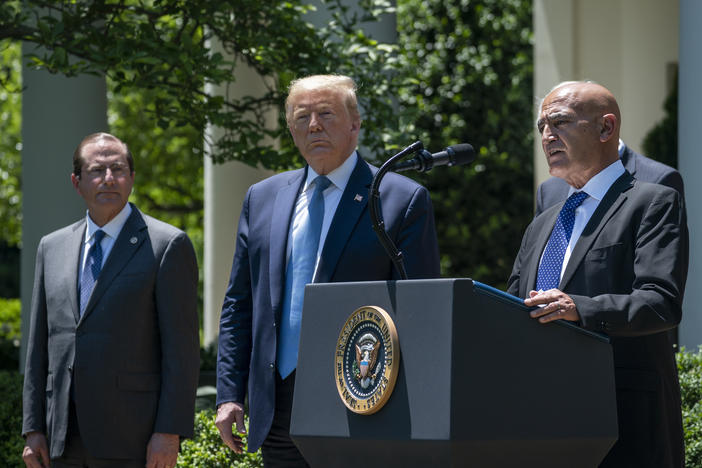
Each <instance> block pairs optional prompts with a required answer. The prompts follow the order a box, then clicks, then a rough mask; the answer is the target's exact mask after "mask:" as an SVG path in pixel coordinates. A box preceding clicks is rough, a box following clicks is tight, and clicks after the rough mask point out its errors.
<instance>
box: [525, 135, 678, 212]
mask: <svg viewBox="0 0 702 468" xmlns="http://www.w3.org/2000/svg"><path fill="white" fill-rule="evenodd" d="M621 160H622V164H624V168H625V169H626V170H627V171H628V172H629V173H630V174H631V175H633V176H634V177H635V178H637V179H638V180H641V181H643V182H652V183H654V184H661V185H666V186H668V187H672V188H674V189H675V190H677V191H678V192H679V193H680V195H682V196H683V199H684V198H685V187H684V185H683V180H682V176H681V175H680V173H679V172H678V171H677V170H675V169H674V168H672V167H670V166H667V165H665V164H663V163H660V162H658V161H655V160H653V159H651V158H647V157H646V156H643V155H641V154H639V153H637V152H635V151H634V150H632V149H631V148H629V147H628V146H626V145H624V151H623V153H622V157H621ZM569 187H570V186H569V185H568V183H566V181H565V180H563V179H559V178H558V177H551V178H550V179H548V180H546V181H545V182H543V183H542V184H541V185H539V188H538V189H536V210H535V214H534V216H538V215H540V214H541V213H542V212H543V211H544V210H545V209H546V208H549V207H551V206H553V205H555V204H556V203H560V202H562V201H564V200H565V199H566V198H567V197H568V189H569Z"/></svg>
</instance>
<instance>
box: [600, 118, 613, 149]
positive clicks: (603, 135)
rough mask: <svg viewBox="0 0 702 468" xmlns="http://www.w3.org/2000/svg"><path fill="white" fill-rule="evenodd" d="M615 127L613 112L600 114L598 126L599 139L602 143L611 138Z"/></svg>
mask: <svg viewBox="0 0 702 468" xmlns="http://www.w3.org/2000/svg"><path fill="white" fill-rule="evenodd" d="M616 129H617V116H616V115H614V114H605V115H603V116H602V123H601V127H600V141H601V142H602V143H604V142H606V141H609V140H611V139H612V138H613V137H614V135H615V133H616Z"/></svg>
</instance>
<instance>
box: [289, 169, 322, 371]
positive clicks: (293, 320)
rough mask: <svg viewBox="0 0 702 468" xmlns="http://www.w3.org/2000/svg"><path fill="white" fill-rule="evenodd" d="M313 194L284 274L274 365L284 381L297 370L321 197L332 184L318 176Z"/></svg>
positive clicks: (314, 258)
mask: <svg viewBox="0 0 702 468" xmlns="http://www.w3.org/2000/svg"><path fill="white" fill-rule="evenodd" d="M313 183H314V193H313V194H312V198H311V199H310V202H309V204H308V205H307V212H308V217H307V223H306V224H303V225H302V226H300V229H299V232H298V233H297V235H296V236H294V238H293V242H292V251H291V252H290V258H289V260H288V266H287V268H286V271H285V297H284V299H283V313H282V316H281V320H280V336H279V339H278V351H277V362H278V371H279V372H280V376H281V377H282V378H286V377H287V376H288V375H290V373H291V372H292V371H293V370H295V368H296V367H297V349H298V345H299V342H300V322H301V321H302V301H303V299H304V294H305V285H306V284H307V283H311V282H312V275H313V274H314V267H315V263H316V262H317V250H318V249H319V237H320V235H321V233H322V221H323V220H324V195H323V194H322V192H324V190H325V189H326V188H327V187H329V184H331V181H330V180H329V179H327V178H326V177H324V176H318V177H317V178H316V179H314V181H313Z"/></svg>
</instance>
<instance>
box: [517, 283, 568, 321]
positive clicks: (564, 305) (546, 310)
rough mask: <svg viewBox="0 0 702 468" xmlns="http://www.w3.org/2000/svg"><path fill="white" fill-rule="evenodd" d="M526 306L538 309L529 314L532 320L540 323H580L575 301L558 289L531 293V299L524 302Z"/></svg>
mask: <svg viewBox="0 0 702 468" xmlns="http://www.w3.org/2000/svg"><path fill="white" fill-rule="evenodd" d="M524 305H526V306H528V307H536V308H535V309H534V310H532V311H530V312H529V315H530V316H531V317H532V318H537V319H539V322H540V323H548V322H552V321H554V320H569V321H573V322H575V321H578V320H580V316H579V315H578V311H577V308H576V306H575V303H574V302H573V299H572V298H571V297H570V296H568V295H567V294H565V293H564V292H562V291H559V290H558V289H549V290H548V291H529V297H528V298H527V299H525V300H524Z"/></svg>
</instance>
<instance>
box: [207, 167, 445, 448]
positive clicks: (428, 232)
mask: <svg viewBox="0 0 702 468" xmlns="http://www.w3.org/2000/svg"><path fill="white" fill-rule="evenodd" d="M376 171H377V168H374V167H372V166H370V165H369V164H368V163H366V162H365V161H363V160H362V159H361V158H360V157H359V158H358V161H357V163H356V166H355V168H354V170H353V173H352V174H351V177H350V178H349V181H348V184H347V185H346V189H345V190H344V193H343V194H342V196H341V200H340V201H339V206H338V207H337V210H336V213H335V215H334V218H333V220H332V223H331V226H330V228H329V232H328V234H327V237H326V240H325V243H324V247H323V249H322V253H321V258H320V260H319V264H318V268H317V273H316V275H315V282H320V283H324V282H337V281H360V280H364V281H375V280H389V279H396V278H397V273H396V272H395V271H394V268H393V265H392V262H391V260H390V259H389V258H388V256H387V254H386V253H385V251H384V250H383V247H382V246H381V244H380V242H379V241H378V240H377V237H376V234H375V232H374V231H373V229H372V227H371V222H370V217H369V214H368V208H367V203H368V188H369V186H370V183H371V180H372V178H373V174H374V173H375V172H376ZM306 175H307V168H304V169H299V170H295V171H290V172H285V173H282V174H278V175H275V176H273V177H271V178H268V179H266V180H264V181H262V182H260V183H258V184H255V185H253V186H252V187H251V188H250V189H249V191H248V193H247V195H246V199H245V201H244V206H243V209H242V211H241V217H240V219H239V230H238V233H237V243H236V253H235V255H234V264H233V267H232V273H231V278H230V282H229V287H228V289H227V293H226V296H225V299H224V305H223V308H222V317H221V322H220V332H219V355H218V360H217V404H220V403H224V402H228V401H236V402H240V403H243V402H244V398H245V397H246V395H247V391H248V399H249V400H248V401H249V421H250V430H249V439H248V444H249V445H248V447H249V450H250V451H255V450H256V449H257V448H258V447H259V446H260V445H261V444H262V443H263V441H264V439H265V438H266V436H267V435H268V432H269V430H270V427H271V422H272V420H273V414H274V410H275V408H274V404H275V373H276V372H277V371H276V364H275V363H276V342H277V334H278V322H279V321H280V315H281V309H282V303H283V294H284V287H285V265H286V243H287V238H288V231H289V227H290V222H291V219H292V214H293V208H294V205H295V201H296V199H297V196H298V193H299V192H300V190H301V188H302V186H303V183H304V181H305V178H306ZM380 191H381V210H382V214H383V219H384V222H385V230H386V231H387V232H388V234H389V235H390V237H391V238H392V239H393V240H394V242H395V243H396V244H397V246H398V248H399V249H400V250H401V251H402V252H403V253H404V260H405V267H406V270H407V274H408V276H409V277H411V278H433V277H438V276H439V254H438V247H437V239H436V229H435V226H434V216H433V210H432V207H431V201H430V199H429V193H428V192H427V190H426V189H425V188H424V187H422V186H420V185H418V184H417V183H415V182H413V181H411V180H410V179H407V178H405V177H403V176H400V175H397V174H394V173H389V174H388V175H387V176H386V177H385V178H384V179H383V182H382V184H381V187H380ZM358 195H360V197H362V199H361V200H359V197H358Z"/></svg>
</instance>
